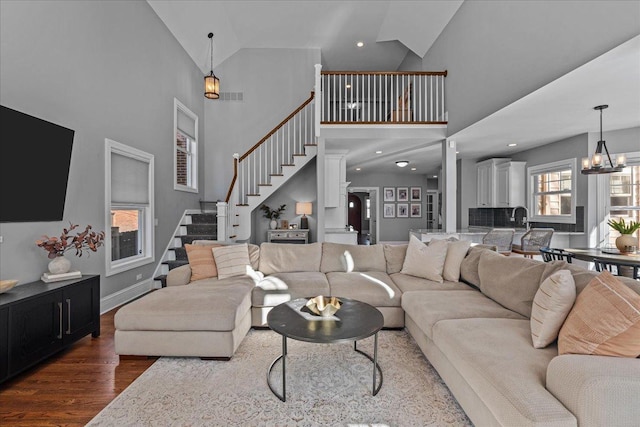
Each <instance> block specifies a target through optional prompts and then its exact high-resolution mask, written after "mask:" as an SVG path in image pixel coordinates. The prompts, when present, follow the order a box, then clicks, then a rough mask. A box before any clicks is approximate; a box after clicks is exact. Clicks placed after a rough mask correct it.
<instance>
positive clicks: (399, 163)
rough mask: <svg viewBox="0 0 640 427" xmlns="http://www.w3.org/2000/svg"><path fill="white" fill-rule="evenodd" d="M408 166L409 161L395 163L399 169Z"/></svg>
mask: <svg viewBox="0 0 640 427" xmlns="http://www.w3.org/2000/svg"><path fill="white" fill-rule="evenodd" d="M408 164H409V161H408V160H398V161H397V162H396V165H397V166H398V167H399V168H403V167H405V166H407V165H408Z"/></svg>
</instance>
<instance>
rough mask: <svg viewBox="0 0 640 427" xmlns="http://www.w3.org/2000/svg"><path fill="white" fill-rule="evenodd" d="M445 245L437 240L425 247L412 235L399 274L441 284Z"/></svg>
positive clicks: (444, 242) (442, 241)
mask: <svg viewBox="0 0 640 427" xmlns="http://www.w3.org/2000/svg"><path fill="white" fill-rule="evenodd" d="M447 245H448V243H447V241H445V240H439V241H435V242H433V243H430V244H429V246H427V245H425V244H424V243H422V242H421V241H420V240H419V239H418V238H417V237H415V236H413V235H412V236H411V238H410V239H409V246H408V247H407V254H406V255H405V257H404V263H403V264H402V270H401V271H400V272H401V273H403V274H409V275H411V276H416V277H422V278H423V279H429V280H433V281H434V282H440V283H442V282H443V281H444V279H443V278H442V270H443V268H444V262H445V259H446V257H447Z"/></svg>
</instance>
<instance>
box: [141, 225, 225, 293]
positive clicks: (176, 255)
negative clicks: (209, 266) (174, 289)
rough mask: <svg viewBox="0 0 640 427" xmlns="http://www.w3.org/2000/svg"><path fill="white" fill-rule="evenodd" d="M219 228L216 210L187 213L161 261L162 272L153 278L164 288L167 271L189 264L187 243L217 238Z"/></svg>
mask: <svg viewBox="0 0 640 427" xmlns="http://www.w3.org/2000/svg"><path fill="white" fill-rule="evenodd" d="M217 228H218V219H217V216H216V213H215V212H204V213H188V212H187V213H185V216H184V217H183V221H182V223H181V225H180V226H179V227H178V230H177V233H176V235H175V236H174V238H173V242H172V244H171V245H170V247H169V248H168V249H167V251H166V252H165V259H164V260H163V261H162V262H161V263H160V274H158V275H156V276H155V277H154V278H153V279H154V280H155V281H156V284H159V286H161V287H163V288H164V287H165V286H167V273H168V272H169V271H170V270H172V269H174V268H176V267H180V266H181V265H185V264H189V259H188V258H187V252H186V249H185V248H184V245H185V244H187V243H191V242H193V241H194V240H216V239H217V237H218V231H217ZM156 287H158V286H156Z"/></svg>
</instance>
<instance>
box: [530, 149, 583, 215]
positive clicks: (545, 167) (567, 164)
mask: <svg viewBox="0 0 640 427" xmlns="http://www.w3.org/2000/svg"><path fill="white" fill-rule="evenodd" d="M567 169H569V170H570V171H571V191H570V195H571V214H570V215H538V214H537V213H536V209H535V206H536V195H538V194H552V193H555V194H560V193H561V192H546V193H536V185H535V178H536V176H537V175H542V174H545V173H551V172H559V171H563V170H567ZM576 173H577V161H576V159H575V158H572V159H566V160H560V161H557V162H551V163H544V164H541V165H536V166H530V167H528V168H527V182H528V183H529V190H528V209H529V218H528V221H529V222H553V223H562V224H575V223H576V198H577V181H578V180H577V175H576ZM563 193H564V192H563Z"/></svg>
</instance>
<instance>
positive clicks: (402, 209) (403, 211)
mask: <svg viewBox="0 0 640 427" xmlns="http://www.w3.org/2000/svg"><path fill="white" fill-rule="evenodd" d="M397 216H398V218H409V204H408V203H398V212H397Z"/></svg>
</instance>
